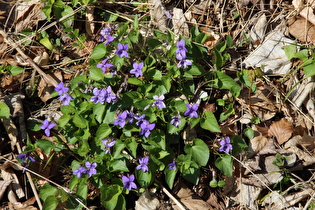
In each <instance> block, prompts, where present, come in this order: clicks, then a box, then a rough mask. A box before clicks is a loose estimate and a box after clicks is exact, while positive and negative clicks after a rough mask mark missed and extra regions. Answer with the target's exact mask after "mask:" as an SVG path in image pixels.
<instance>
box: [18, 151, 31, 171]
mask: <svg viewBox="0 0 315 210" xmlns="http://www.w3.org/2000/svg"><path fill="white" fill-rule="evenodd" d="M17 157H18V158H20V159H21V160H22V165H23V166H24V167H28V166H29V164H30V162H35V159H34V158H33V157H32V156H31V153H29V152H27V153H26V154H18V155H17ZM22 172H23V173H24V172H25V169H24V168H23V170H22Z"/></svg>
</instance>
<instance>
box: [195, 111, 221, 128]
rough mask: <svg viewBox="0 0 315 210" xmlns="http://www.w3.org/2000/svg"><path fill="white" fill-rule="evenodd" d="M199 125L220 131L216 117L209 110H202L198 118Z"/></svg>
mask: <svg viewBox="0 0 315 210" xmlns="http://www.w3.org/2000/svg"><path fill="white" fill-rule="evenodd" d="M200 126H201V127H202V128H203V129H206V130H209V131H211V132H221V129H220V126H219V124H218V121H217V119H216V118H215V116H214V114H213V113H212V112H210V111H205V112H204V116H203V117H202V118H201V119H200Z"/></svg>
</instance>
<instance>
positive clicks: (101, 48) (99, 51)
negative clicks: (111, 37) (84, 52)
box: [90, 44, 107, 60]
mask: <svg viewBox="0 0 315 210" xmlns="http://www.w3.org/2000/svg"><path fill="white" fill-rule="evenodd" d="M106 52H107V50H106V46H105V45H104V44H99V45H97V46H96V47H94V49H93V52H92V54H91V57H90V58H91V59H95V60H97V59H101V58H103V57H104V56H105V54H106Z"/></svg>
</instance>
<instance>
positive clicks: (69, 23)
mask: <svg viewBox="0 0 315 210" xmlns="http://www.w3.org/2000/svg"><path fill="white" fill-rule="evenodd" d="M72 12H73V9H72V7H70V6H66V7H65V8H64V10H63V12H62V13H61V15H62V16H66V15H68V14H70V13H72ZM73 21H74V16H73V15H71V16H70V17H68V18H67V19H65V20H64V21H62V24H63V25H64V26H65V27H66V28H69V27H71V26H72V23H73Z"/></svg>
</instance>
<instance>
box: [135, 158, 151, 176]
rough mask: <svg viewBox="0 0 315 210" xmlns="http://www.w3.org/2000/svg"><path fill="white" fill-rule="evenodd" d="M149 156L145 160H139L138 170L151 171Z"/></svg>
mask: <svg viewBox="0 0 315 210" xmlns="http://www.w3.org/2000/svg"><path fill="white" fill-rule="evenodd" d="M148 163H149V156H145V157H144V158H141V157H140V158H139V165H138V166H137V167H136V169H137V170H140V169H141V170H142V172H147V171H149V168H148Z"/></svg>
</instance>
